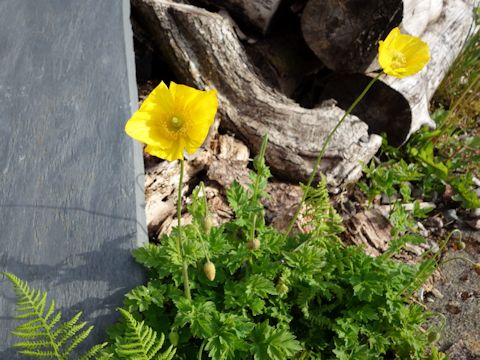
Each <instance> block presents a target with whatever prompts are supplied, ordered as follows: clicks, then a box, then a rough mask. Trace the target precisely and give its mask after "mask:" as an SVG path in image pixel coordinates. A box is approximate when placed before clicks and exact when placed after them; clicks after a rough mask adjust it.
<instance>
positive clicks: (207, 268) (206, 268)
mask: <svg viewBox="0 0 480 360" xmlns="http://www.w3.org/2000/svg"><path fill="white" fill-rule="evenodd" d="M203 272H204V273H205V276H206V277H207V279H208V280H210V281H213V280H214V279H215V273H216V270H215V265H214V264H213V263H212V262H211V261H207V262H206V263H205V264H204V265H203Z"/></svg>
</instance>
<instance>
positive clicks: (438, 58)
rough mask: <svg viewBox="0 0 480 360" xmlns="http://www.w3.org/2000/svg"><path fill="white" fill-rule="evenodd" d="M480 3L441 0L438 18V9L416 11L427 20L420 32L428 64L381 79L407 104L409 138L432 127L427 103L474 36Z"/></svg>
mask: <svg viewBox="0 0 480 360" xmlns="http://www.w3.org/2000/svg"><path fill="white" fill-rule="evenodd" d="M433 2H434V1H432V3H433ZM479 4H480V1H479V0H443V6H442V8H441V9H440V15H438V6H432V7H431V8H430V9H429V13H428V14H427V15H428V16H427V15H425V14H422V13H420V12H419V13H418V14H417V17H418V18H419V19H423V18H424V17H425V16H427V17H428V19H429V21H430V22H429V23H428V25H427V26H426V27H425V29H424V30H423V32H422V33H421V38H422V40H423V41H425V42H426V43H427V44H428V46H429V48H430V61H429V63H428V64H427V65H426V66H425V68H423V70H422V71H420V72H419V73H418V74H416V75H413V76H409V77H406V78H403V79H398V78H394V77H391V76H384V77H382V78H381V80H382V81H383V82H384V83H385V84H387V85H388V86H390V87H391V88H392V89H394V90H395V91H398V92H399V93H400V94H401V95H402V96H403V97H404V98H405V99H406V100H407V101H408V103H409V104H410V109H411V112H412V121H411V126H410V131H409V134H408V135H411V134H412V133H414V132H415V131H417V130H418V129H420V128H421V127H422V126H430V127H435V122H434V121H433V120H432V119H431V117H430V114H429V104H430V100H431V99H432V97H433V95H434V93H435V91H436V90H437V88H438V86H439V85H440V83H441V82H442V80H443V78H444V77H445V75H446V74H447V72H448V70H449V68H450V66H451V65H452V64H453V62H454V61H455V59H456V58H457V56H458V55H459V54H460V52H461V51H462V49H463V46H464V44H465V43H466V42H467V41H468V39H469V38H470V36H471V35H473V33H474V32H473V29H474V28H475V25H474V24H475V20H474V8H475V6H478V5H479ZM432 5H433V4H432ZM418 31H420V30H418Z"/></svg>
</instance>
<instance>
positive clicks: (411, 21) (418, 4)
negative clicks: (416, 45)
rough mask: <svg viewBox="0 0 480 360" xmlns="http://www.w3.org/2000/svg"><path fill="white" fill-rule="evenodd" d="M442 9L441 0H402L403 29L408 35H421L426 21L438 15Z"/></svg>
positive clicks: (426, 23)
mask: <svg viewBox="0 0 480 360" xmlns="http://www.w3.org/2000/svg"><path fill="white" fill-rule="evenodd" d="M442 9H443V0H422V1H418V0H403V20H402V28H403V30H405V31H406V32H407V33H409V34H410V35H415V36H421V35H422V34H423V32H424V31H425V29H426V28H427V25H428V23H430V22H434V21H436V20H437V19H438V18H439V17H440V14H441V13H442Z"/></svg>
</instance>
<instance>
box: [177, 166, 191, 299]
mask: <svg viewBox="0 0 480 360" xmlns="http://www.w3.org/2000/svg"><path fill="white" fill-rule="evenodd" d="M184 168H185V162H184V160H183V159H180V180H179V182H178V199H177V221H178V225H177V227H178V236H177V244H176V245H177V252H178V254H179V255H180V258H181V259H182V276H183V290H184V292H185V297H186V298H187V299H188V300H192V296H191V295H190V284H189V282H188V265H187V262H186V261H185V257H184V256H183V248H182V188H183V173H184Z"/></svg>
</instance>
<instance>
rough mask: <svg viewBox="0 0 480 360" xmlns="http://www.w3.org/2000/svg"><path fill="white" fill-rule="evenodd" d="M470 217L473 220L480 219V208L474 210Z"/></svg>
mask: <svg viewBox="0 0 480 360" xmlns="http://www.w3.org/2000/svg"><path fill="white" fill-rule="evenodd" d="M470 216H472V217H473V218H480V208H476V209H472V210H471V211H470Z"/></svg>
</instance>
